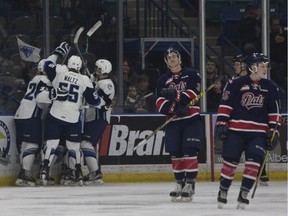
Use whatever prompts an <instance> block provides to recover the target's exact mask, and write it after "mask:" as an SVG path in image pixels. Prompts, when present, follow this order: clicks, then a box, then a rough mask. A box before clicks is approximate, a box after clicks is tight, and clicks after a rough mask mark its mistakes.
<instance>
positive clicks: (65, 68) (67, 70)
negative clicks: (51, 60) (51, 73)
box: [56, 64, 69, 73]
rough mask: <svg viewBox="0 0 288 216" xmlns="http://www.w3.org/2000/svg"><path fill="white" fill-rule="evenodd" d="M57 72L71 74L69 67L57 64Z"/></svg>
mask: <svg viewBox="0 0 288 216" xmlns="http://www.w3.org/2000/svg"><path fill="white" fill-rule="evenodd" d="M56 71H57V72H60V73H63V72H69V69H68V67H67V66H66V65H60V64H57V65H56Z"/></svg>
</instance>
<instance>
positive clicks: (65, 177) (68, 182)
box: [60, 168, 75, 186]
mask: <svg viewBox="0 0 288 216" xmlns="http://www.w3.org/2000/svg"><path fill="white" fill-rule="evenodd" d="M60 184H61V185H64V186H75V175H74V170H72V169H70V168H67V169H66V170H65V173H62V174H61V180H60Z"/></svg>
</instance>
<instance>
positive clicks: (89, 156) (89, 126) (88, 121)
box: [81, 59, 115, 185]
mask: <svg viewBox="0 0 288 216" xmlns="http://www.w3.org/2000/svg"><path fill="white" fill-rule="evenodd" d="M95 66H96V68H95V73H94V75H95V78H96V80H95V89H96V91H97V94H98V95H99V97H101V98H102V99H103V100H104V101H105V105H103V106H102V107H101V108H99V109H95V108H88V109H87V110H86V112H85V124H84V133H83V135H82V141H81V150H82V152H83V155H84V160H85V162H86V164H87V167H88V170H89V174H88V175H87V176H85V177H84V178H83V182H84V184H85V185H99V184H103V178H102V174H101V170H100V167H99V155H97V143H98V141H99V139H100V138H101V136H102V134H103V132H104V130H105V128H106V126H107V124H109V123H110V116H111V111H112V108H111V102H112V99H113V97H114V95H115V87H114V84H113V81H112V80H111V79H110V77H109V73H110V72H111V70H112V64H111V63H110V62H109V61H108V60H106V59H99V60H97V61H96V63H95ZM97 156H98V161H97Z"/></svg>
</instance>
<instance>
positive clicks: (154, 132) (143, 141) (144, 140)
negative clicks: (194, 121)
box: [133, 84, 215, 151]
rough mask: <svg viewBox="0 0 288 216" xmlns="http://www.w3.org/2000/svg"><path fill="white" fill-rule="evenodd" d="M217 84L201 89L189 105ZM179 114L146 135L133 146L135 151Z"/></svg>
mask: <svg viewBox="0 0 288 216" xmlns="http://www.w3.org/2000/svg"><path fill="white" fill-rule="evenodd" d="M214 86H215V84H212V85H210V86H209V87H208V88H206V89H205V90H203V91H201V92H200V94H199V95H197V96H196V97H195V98H193V99H192V100H191V101H190V102H189V104H188V105H189V106H190V105H194V104H195V103H196V102H197V101H198V100H199V99H200V98H201V97H202V96H203V95H204V94H206V93H207V92H208V91H209V90H210V89H212V88H213V87H214ZM176 117H177V116H176V115H174V116H172V117H171V118H170V119H169V120H168V121H166V122H164V124H162V125H161V126H160V127H158V128H157V129H156V130H154V131H153V132H152V133H151V134H150V135H148V136H147V137H145V138H144V139H143V140H142V141H141V142H140V143H138V145H136V146H135V147H134V148H133V151H135V150H136V149H137V148H139V147H140V146H142V145H144V144H145V143H146V141H147V140H148V139H150V138H151V137H152V136H154V135H155V134H156V133H157V132H158V131H160V130H161V129H162V128H164V127H165V126H166V125H167V124H169V123H170V122H171V121H172V120H173V119H175V118H176Z"/></svg>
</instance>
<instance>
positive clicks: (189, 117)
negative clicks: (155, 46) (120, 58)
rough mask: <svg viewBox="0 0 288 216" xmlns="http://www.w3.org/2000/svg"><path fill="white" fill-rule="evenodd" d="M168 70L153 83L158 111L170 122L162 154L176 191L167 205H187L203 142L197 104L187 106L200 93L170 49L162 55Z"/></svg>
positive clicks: (194, 75)
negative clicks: (165, 154)
mask: <svg viewBox="0 0 288 216" xmlns="http://www.w3.org/2000/svg"><path fill="white" fill-rule="evenodd" d="M164 60H165V62H166V64H167V66H168V68H169V70H168V71H167V72H166V73H164V74H163V75H162V76H160V77H159V79H158V81H157V101H156V107H157V109H158V111H159V112H160V113H162V114H164V115H166V116H167V118H168V119H169V118H171V117H172V116H176V118H175V119H173V120H172V122H170V123H169V124H168V125H167V126H166V130H165V150H166V152H168V153H169V154H170V156H171V160H172V169H173V173H174V177H175V179H176V188H175V190H174V191H172V192H171V193H170V197H171V201H179V200H181V201H184V202H187V201H191V200H192V196H193V194H194V193H195V181H196V177H197V174H198V153H199V150H200V148H201V146H202V142H203V127H202V123H201V119H200V115H199V113H200V105H199V101H197V103H196V104H193V105H189V103H190V101H191V100H192V99H193V98H195V97H196V96H197V95H198V94H199V92H200V88H201V86H200V84H201V77H200V75H199V73H198V71H196V70H194V69H192V68H182V66H181V55H180V53H179V52H178V51H177V50H175V49H174V48H169V49H168V50H167V51H166V52H165V54H164Z"/></svg>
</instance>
